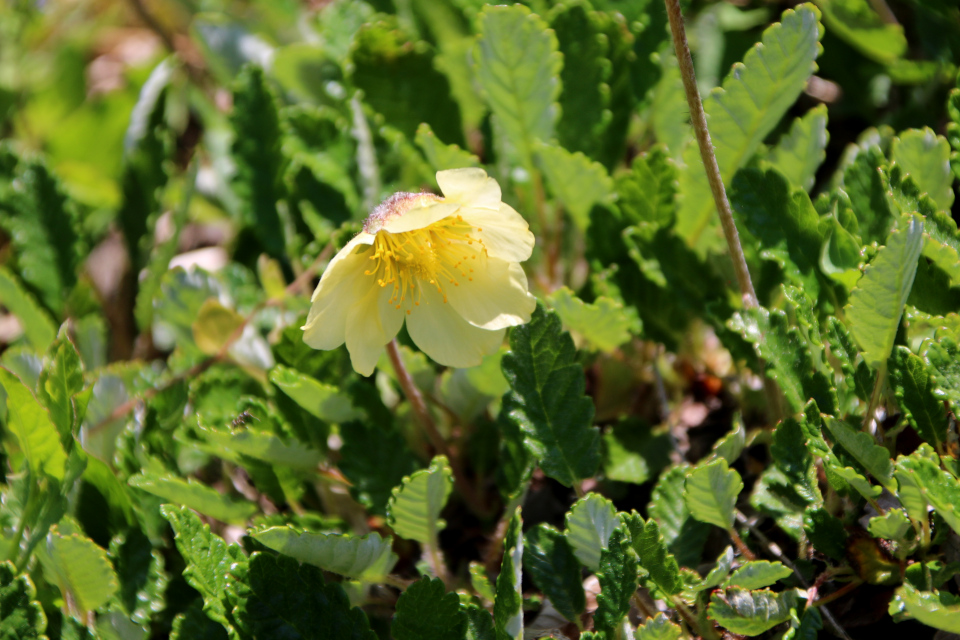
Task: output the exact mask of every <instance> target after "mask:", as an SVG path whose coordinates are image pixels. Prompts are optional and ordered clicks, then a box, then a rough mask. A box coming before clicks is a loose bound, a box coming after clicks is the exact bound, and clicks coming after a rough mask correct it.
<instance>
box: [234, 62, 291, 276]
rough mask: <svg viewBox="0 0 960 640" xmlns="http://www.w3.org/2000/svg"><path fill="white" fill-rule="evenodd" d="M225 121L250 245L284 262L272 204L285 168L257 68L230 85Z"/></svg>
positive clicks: (272, 107)
mask: <svg viewBox="0 0 960 640" xmlns="http://www.w3.org/2000/svg"><path fill="white" fill-rule="evenodd" d="M230 121H231V124H232V125H233V128H234V130H235V131H236V137H235V138H234V141H233V148H232V152H233V158H234V159H235V161H236V163H237V172H236V175H235V176H234V178H233V190H234V192H235V193H236V195H237V198H238V200H239V206H240V210H241V211H242V213H243V216H244V221H245V222H246V223H247V224H248V225H250V226H252V227H253V228H254V233H255V239H256V241H257V242H258V243H259V244H260V245H261V246H263V248H264V249H265V250H266V252H267V254H269V255H270V256H271V257H273V258H276V259H278V260H281V261H282V260H285V254H284V247H285V243H284V237H283V229H284V227H283V224H282V223H281V221H280V214H279V213H278V212H277V201H278V200H280V199H281V198H282V197H283V195H282V189H281V185H280V180H279V171H280V168H281V167H282V166H283V164H284V158H283V154H282V153H281V151H280V141H281V139H282V136H281V133H282V132H281V129H280V116H279V114H278V111H277V104H276V98H275V97H274V95H273V91H272V90H271V89H270V87H269V86H268V85H267V82H266V78H265V77H264V72H263V69H261V68H260V67H258V66H255V65H247V66H246V67H244V68H243V69H242V70H241V71H240V75H239V76H238V77H237V80H236V81H235V82H234V91H233V112H232V113H231V115H230Z"/></svg>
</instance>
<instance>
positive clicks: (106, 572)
mask: <svg viewBox="0 0 960 640" xmlns="http://www.w3.org/2000/svg"><path fill="white" fill-rule="evenodd" d="M43 551H44V555H45V556H46V559H47V562H46V563H44V567H45V568H49V569H50V570H51V571H52V574H53V576H55V579H56V582H57V584H58V585H59V586H60V591H61V593H63V595H64V597H65V598H66V597H67V594H68V593H69V594H70V596H69V597H71V598H72V599H73V602H74V603H76V606H77V609H78V610H79V613H80V616H81V617H83V616H85V615H86V614H87V613H88V612H90V611H96V610H97V609H99V608H100V607H102V606H103V605H105V604H106V603H107V601H108V600H110V598H112V597H113V595H114V594H115V593H116V592H117V589H118V587H119V584H118V583H117V575H116V573H114V571H113V565H111V564H110V560H109V559H108V558H107V552H106V551H104V550H103V549H101V548H100V547H98V546H97V545H96V543H95V542H94V541H93V540H91V539H90V538H87V537H85V536H83V535H82V534H79V533H72V534H69V535H63V534H61V533H60V532H59V530H58V529H57V527H53V528H52V529H51V530H50V533H48V534H47V541H46V545H45V547H44V549H43ZM47 563H49V564H47Z"/></svg>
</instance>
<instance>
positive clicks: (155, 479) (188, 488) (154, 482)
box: [127, 472, 259, 524]
mask: <svg viewBox="0 0 960 640" xmlns="http://www.w3.org/2000/svg"><path fill="white" fill-rule="evenodd" d="M127 482H128V484H130V486H132V487H136V488H137V489H141V490H143V491H146V492H147V493H150V494H152V495H155V496H157V497H159V498H162V499H163V500H164V501H165V502H172V503H173V504H182V505H184V506H187V507H190V508H191V509H196V510H197V511H199V512H200V513H202V514H204V515H208V516H210V517H211V518H216V519H217V520H221V521H223V522H230V523H236V524H238V523H242V522H245V521H246V520H248V519H249V518H250V517H251V516H253V514H255V513H256V512H257V511H259V507H258V506H257V505H256V504H254V503H252V502H245V501H243V502H241V501H236V500H234V499H232V498H229V497H227V496H224V495H221V494H220V493H219V492H218V491H217V490H216V489H213V488H211V487H208V486H207V485H205V484H202V483H200V482H197V481H196V480H194V479H193V478H190V479H188V480H183V479H182V478H179V477H177V476H175V475H172V474H166V475H156V474H153V473H149V472H145V473H140V474H137V475H135V476H132V477H131V478H130V479H129V480H128V481H127Z"/></svg>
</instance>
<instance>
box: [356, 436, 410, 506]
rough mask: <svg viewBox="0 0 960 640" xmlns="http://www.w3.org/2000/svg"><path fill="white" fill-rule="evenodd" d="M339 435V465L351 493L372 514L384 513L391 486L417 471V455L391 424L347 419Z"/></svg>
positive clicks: (391, 489)
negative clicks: (340, 443)
mask: <svg viewBox="0 0 960 640" xmlns="http://www.w3.org/2000/svg"><path fill="white" fill-rule="evenodd" d="M340 436H341V438H343V446H342V447H341V448H340V463H339V467H340V471H342V472H343V475H345V476H346V477H347V479H348V480H350V482H351V487H350V495H352V496H353V497H354V498H355V499H356V500H357V501H358V502H360V504H362V505H364V506H365V507H367V508H368V509H369V510H370V512H371V513H375V514H378V515H385V514H386V512H387V511H386V509H387V503H388V502H389V500H390V493H391V492H392V491H393V488H394V487H396V486H397V485H399V484H400V483H401V482H402V481H403V479H404V477H405V476H408V475H410V474H412V473H413V472H414V471H416V470H417V467H418V466H419V463H418V462H417V459H416V457H414V455H413V453H412V452H411V451H410V448H409V447H408V446H407V442H406V440H404V439H403V436H402V435H401V434H400V432H399V431H398V430H396V429H394V428H392V425H388V427H387V428H381V427H375V426H372V425H368V424H366V423H361V422H350V423H347V424H345V425H343V426H342V428H341V430H340Z"/></svg>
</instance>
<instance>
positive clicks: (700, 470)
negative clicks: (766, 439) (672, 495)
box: [683, 458, 743, 529]
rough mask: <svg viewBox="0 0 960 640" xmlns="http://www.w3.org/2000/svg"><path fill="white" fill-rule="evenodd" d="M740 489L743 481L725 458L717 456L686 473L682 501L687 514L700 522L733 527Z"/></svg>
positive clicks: (722, 527) (725, 527)
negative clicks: (687, 511)
mask: <svg viewBox="0 0 960 640" xmlns="http://www.w3.org/2000/svg"><path fill="white" fill-rule="evenodd" d="M741 491H743V481H742V480H741V479H740V474H739V473H737V471H736V470H735V469H730V468H729V467H728V466H727V461H726V460H724V459H723V458H718V459H717V460H714V461H713V462H711V463H709V464H706V465H701V466H696V467H694V468H693V469H691V470H690V473H689V474H688V475H687V481H686V483H685V484H684V489H683V500H684V502H686V504H687V508H688V509H690V515H692V516H693V517H694V518H696V519H697V520H699V521H701V522H706V523H708V524H712V525H715V526H717V527H720V528H721V529H731V528H732V527H733V519H734V510H735V508H736V505H737V496H739V495H740V492H741Z"/></svg>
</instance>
